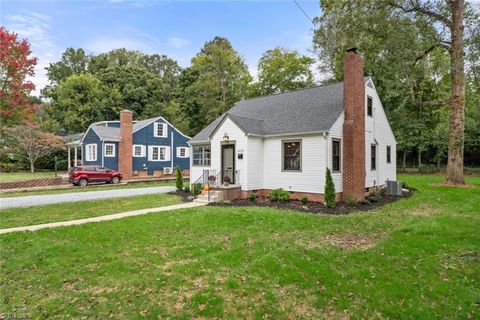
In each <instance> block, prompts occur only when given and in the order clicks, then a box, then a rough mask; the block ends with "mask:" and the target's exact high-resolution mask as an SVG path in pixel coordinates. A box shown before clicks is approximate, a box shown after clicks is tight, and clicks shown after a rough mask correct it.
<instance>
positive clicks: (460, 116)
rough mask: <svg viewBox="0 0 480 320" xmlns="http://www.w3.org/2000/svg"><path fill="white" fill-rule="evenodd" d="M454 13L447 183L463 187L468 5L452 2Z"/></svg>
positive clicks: (460, 1) (457, 1) (458, 0)
mask: <svg viewBox="0 0 480 320" xmlns="http://www.w3.org/2000/svg"><path fill="white" fill-rule="evenodd" d="M450 7H451V11H452V25H451V28H450V29H451V30H450V31H451V47H450V64H451V66H450V73H451V77H452V88H451V89H452V92H451V97H450V110H449V129H450V130H449V139H448V165H447V182H451V183H456V184H463V183H465V181H464V176H463V144H464V131H465V74H464V61H463V50H464V39H463V10H464V1H463V0H456V1H451V2H450Z"/></svg>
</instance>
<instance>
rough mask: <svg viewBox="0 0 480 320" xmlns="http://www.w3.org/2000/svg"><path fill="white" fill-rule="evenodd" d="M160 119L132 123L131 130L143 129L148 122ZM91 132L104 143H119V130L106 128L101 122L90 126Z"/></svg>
mask: <svg viewBox="0 0 480 320" xmlns="http://www.w3.org/2000/svg"><path fill="white" fill-rule="evenodd" d="M158 118H160V117H155V118H150V119H145V120H140V121H136V122H134V123H133V127H132V130H133V132H135V131H137V130H139V129H141V128H143V127H144V126H146V125H148V124H149V123H150V122H153V121H155V120H157V119H158ZM91 128H92V130H93V131H95V133H96V134H97V136H98V137H99V138H100V139H102V140H106V141H120V128H115V127H106V126H105V125H104V123H103V122H99V123H98V124H92V126H91Z"/></svg>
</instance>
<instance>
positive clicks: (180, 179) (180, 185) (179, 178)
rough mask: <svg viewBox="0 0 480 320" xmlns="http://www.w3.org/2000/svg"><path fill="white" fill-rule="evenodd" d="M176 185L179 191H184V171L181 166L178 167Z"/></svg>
mask: <svg viewBox="0 0 480 320" xmlns="http://www.w3.org/2000/svg"><path fill="white" fill-rule="evenodd" d="M175 185H176V187H177V190H178V191H180V190H182V189H183V177H182V170H180V167H179V166H177V181H176V182H175Z"/></svg>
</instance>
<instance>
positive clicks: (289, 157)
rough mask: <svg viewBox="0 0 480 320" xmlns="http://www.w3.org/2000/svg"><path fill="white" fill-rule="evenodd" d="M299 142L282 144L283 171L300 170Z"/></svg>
mask: <svg viewBox="0 0 480 320" xmlns="http://www.w3.org/2000/svg"><path fill="white" fill-rule="evenodd" d="M300 150H301V148H300V141H292V142H284V143H283V170H300V165H301V157H300V152H301V151H300Z"/></svg>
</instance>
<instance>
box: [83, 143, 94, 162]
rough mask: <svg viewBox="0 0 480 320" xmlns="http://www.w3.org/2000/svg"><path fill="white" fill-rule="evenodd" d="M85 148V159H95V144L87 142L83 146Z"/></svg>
mask: <svg viewBox="0 0 480 320" xmlns="http://www.w3.org/2000/svg"><path fill="white" fill-rule="evenodd" d="M85 150H86V151H87V153H86V155H85V160H86V161H97V144H96V143H92V144H87V145H86V146H85Z"/></svg>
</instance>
